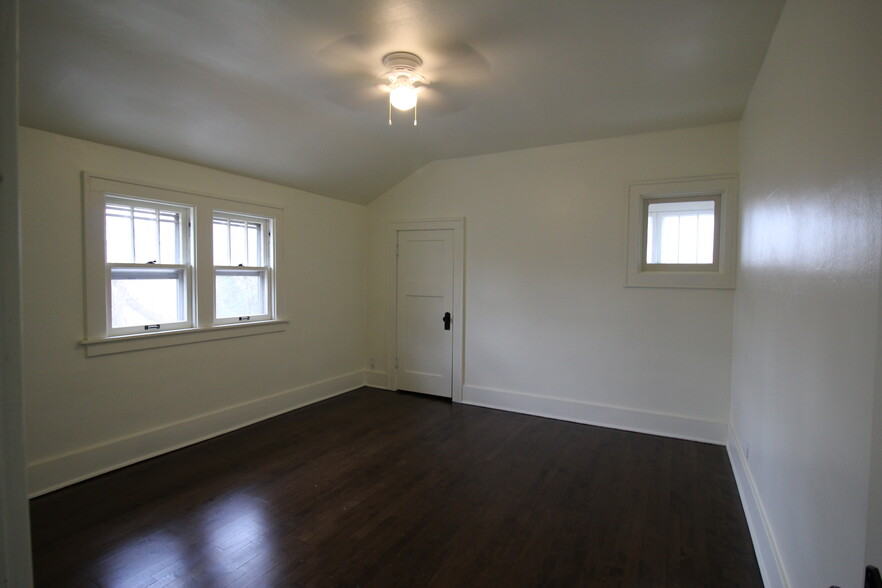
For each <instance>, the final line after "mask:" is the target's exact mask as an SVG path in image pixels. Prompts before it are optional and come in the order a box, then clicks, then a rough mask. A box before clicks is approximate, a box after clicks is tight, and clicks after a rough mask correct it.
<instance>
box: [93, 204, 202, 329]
mask: <svg viewBox="0 0 882 588" xmlns="http://www.w3.org/2000/svg"><path fill="white" fill-rule="evenodd" d="M104 216H105V222H104V227H105V252H106V253H105V255H106V263H107V268H108V272H109V275H110V316H109V322H110V325H109V332H111V333H113V334H128V333H137V332H142V331H149V330H160V329H165V328H170V327H175V328H181V327H187V326H190V325H191V320H190V315H191V313H190V300H191V296H190V287H189V282H190V280H189V279H188V277H189V274H190V265H189V258H190V251H189V239H188V238H187V235H188V234H189V232H188V230H187V229H188V227H189V220H188V219H189V216H190V214H189V210H188V209H187V208H186V207H181V206H172V205H165V204H160V203H153V202H148V201H142V200H132V199H127V198H122V197H117V196H108V197H107V199H106V202H105V212H104Z"/></svg>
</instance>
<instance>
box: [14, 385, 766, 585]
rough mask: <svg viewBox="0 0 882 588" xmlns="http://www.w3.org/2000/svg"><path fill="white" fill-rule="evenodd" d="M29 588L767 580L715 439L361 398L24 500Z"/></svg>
mask: <svg viewBox="0 0 882 588" xmlns="http://www.w3.org/2000/svg"><path fill="white" fill-rule="evenodd" d="M31 511H32V514H31V516H32V525H33V544H34V561H35V575H36V583H37V586H38V587H40V586H125V587H129V586H151V587H154V588H158V587H160V586H611V587H612V586H635V587H641V588H644V587H656V586H659V587H662V586H664V587H669V586H684V587H690V586H701V587H710V586H713V587H728V586H762V581H761V579H760V575H759V570H758V568H757V563H756V559H755V557H754V554H753V550H752V546H751V542H750V536H749V533H748V530H747V524H746V522H745V519H744V514H743V512H742V510H741V506H740V503H739V500H738V493H737V490H736V487H735V482H734V478H733V476H732V471H731V468H730V466H729V462H728V458H727V456H726V451H725V449H724V448H723V447H719V446H714V445H708V444H702V443H694V442H689V441H679V440H674V439H667V438H663V437H655V436H651V435H641V434H637V433H627V432H622V431H616V430H612V429H604V428H600V427H591V426H586V425H578V424H573V423H568V422H563V421H555V420H548V419H542V418H537V417H530V416H524V415H518V414H512V413H507V412H501V411H495V410H489V409H482V408H476V407H470V406H463V405H455V404H450V403H449V402H445V401H443V400H438V399H434V398H426V397H421V396H418V395H412V394H400V393H394V392H387V391H382V390H375V389H370V388H362V389H360V390H356V391H354V392H350V393H348V394H345V395H342V396H339V397H336V398H333V399H330V400H327V401H325V402H322V403H319V404H315V405H312V406H309V407H306V408H303V409H300V410H297V411H294V412H290V413H288V414H285V415H282V416H280V417H276V418H273V419H270V420H267V421H264V422H261V423H258V424H256V425H253V426H250V427H248V428H246V429H241V430H238V431H235V432H233V433H229V434H227V435H224V436H222V437H218V438H215V439H212V440H209V441H205V442H203V443H200V444H198V445H194V446H191V447H188V448H185V449H181V450H179V451H176V452H173V453H170V454H167V455H164V456H161V457H158V458H154V459H151V460H149V461H145V462H141V463H138V464H136V465H133V466H130V467H127V468H124V469H121V470H118V471H116V472H112V473H110V474H107V475H104V476H101V477H98V478H94V479H92V480H89V481H86V482H82V483H80V484H77V485H75V486H71V487H68V488H65V489H62V490H59V491H56V492H53V493H51V494H48V495H45V496H42V497H39V498H36V499H34V500H33V501H32V505H31Z"/></svg>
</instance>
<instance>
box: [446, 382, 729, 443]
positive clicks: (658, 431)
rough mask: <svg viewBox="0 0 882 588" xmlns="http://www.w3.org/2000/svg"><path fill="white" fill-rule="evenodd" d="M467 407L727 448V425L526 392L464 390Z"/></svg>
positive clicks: (483, 389) (471, 387) (464, 400)
mask: <svg viewBox="0 0 882 588" xmlns="http://www.w3.org/2000/svg"><path fill="white" fill-rule="evenodd" d="M462 395H463V403H464V404H472V405H474V406H484V407H486V408H498V409H501V410H509V411H512V412H519V413H523V414H530V415H535V416H541V417H547V418H552V419H558V420H563V421H572V422H575V423H584V424H588V425H598V426H601V427H609V428H612V429H621V430H624V431H634V432H637V433H650V434H652V435H662V436H664V437H674V438H677V439H687V440H689V441H702V442H705V443H714V444H717V445H725V444H726V423H725V422H724V421H712V420H705V419H697V418H693V417H687V416H682V415H676V414H667V413H660V412H649V411H644V410H635V409H632V408H623V407H619V406H607V405H603V404H592V403H589V402H579V401H576V400H566V399H563V398H551V397H546V396H535V395H533V394H524V393H523V392H510V391H507V390H495V389H493V388H483V387H480V386H463V393H462Z"/></svg>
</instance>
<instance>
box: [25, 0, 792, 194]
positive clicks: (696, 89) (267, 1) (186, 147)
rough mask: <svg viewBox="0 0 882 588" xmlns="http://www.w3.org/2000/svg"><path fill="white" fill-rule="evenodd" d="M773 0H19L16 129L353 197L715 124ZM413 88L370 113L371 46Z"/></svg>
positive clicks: (759, 52)
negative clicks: (398, 110) (432, 171)
mask: <svg viewBox="0 0 882 588" xmlns="http://www.w3.org/2000/svg"><path fill="white" fill-rule="evenodd" d="M782 6H783V0H553V1H552V0H545V1H540V0H520V1H516V0H481V1H477V0H186V1H182V0H64V1H61V2H59V1H58V0H27V1H24V2H22V3H21V13H22V14H21V74H20V77H21V120H22V124H24V125H27V126H31V127H35V128H39V129H45V130H49V131H53V132H56V133H61V134H64V135H70V136H74V137H80V138H83V139H88V140H91V141H97V142H99V143H107V144H110V145H118V146H121V147H126V148H130V149H135V150H139V151H144V152H148V153H155V154H158V155H163V156H166V157H171V158H174V159H179V160H183V161H190V162H194V163H198V164H202V165H207V166H210V167H214V168H218V169H224V170H228V171H232V172H236V173H239V174H243V175H247V176H253V177H257V178H261V179H265V180H269V181H273V182H277V183H280V184H284V185H288V186H292V187H295V188H301V189H304V190H308V191H310V192H315V193H318V194H323V195H325V196H331V197H334V198H340V199H343V200H349V201H352V202H369V201H371V200H373V199H374V198H376V197H377V196H379V195H380V194H382V193H383V192H384V191H385V190H387V189H388V188H390V187H391V186H393V185H394V184H395V183H397V182H399V181H400V180H402V179H403V178H405V177H406V176H408V175H409V174H410V173H412V172H413V171H415V170H416V169H418V168H419V167H420V166H422V165H424V164H426V163H428V162H430V161H433V160H436V159H445V158H451V157H462V156H469V155H477V154H481V153H493V152H500V151H508V150H512V149H521V148H526V147H537V146H541V145H551V144H556V143H565V142H571V141H583V140H588V139H594V138H600V137H609V136H619V135H626V134H631V133H639V132H647V131H656V130H663V129H670V128H678V127H688V126H695V125H702V124H709V123H715V122H724V121H733V120H738V119H739V118H740V117H741V113H742V111H743V109H744V106H745V102H746V100H747V96H748V94H749V92H750V88H751V85H752V83H753V80H754V77H755V76H756V74H757V71H758V69H759V67H760V64H761V63H762V59H763V56H764V54H765V51H766V48H767V46H768V43H769V39H770V38H771V34H772V31H773V29H774V27H775V24H776V22H777V20H778V16H779V14H780V12H781V8H782ZM390 51H411V52H414V53H417V54H419V55H420V56H421V57H422V58H423V60H424V62H425V70H426V72H427V73H428V75H429V78H430V80H431V81H432V82H433V83H432V85H431V86H430V88H429V90H428V91H427V92H426V93H425V94H424V96H423V98H421V101H420V105H419V126H417V127H413V126H412V123H411V122H410V119H409V118H408V115H407V114H400V115H398V116H396V117H395V122H394V124H393V125H392V126H391V127H390V126H388V124H387V106H388V98H387V95H386V94H385V93H383V92H382V91H381V90H380V89H379V88H378V87H377V85H378V84H379V78H378V77H377V76H379V75H380V74H381V73H382V71H383V67H382V63H381V60H382V57H383V55H384V54H386V53H388V52H390Z"/></svg>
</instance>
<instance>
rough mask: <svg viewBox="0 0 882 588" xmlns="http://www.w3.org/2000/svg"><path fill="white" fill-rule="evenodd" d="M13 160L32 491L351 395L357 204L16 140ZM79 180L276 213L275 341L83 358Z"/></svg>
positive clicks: (72, 143)
mask: <svg viewBox="0 0 882 588" xmlns="http://www.w3.org/2000/svg"><path fill="white" fill-rule="evenodd" d="M20 154H21V192H22V213H23V253H24V268H25V270H24V276H23V284H24V301H25V304H24V333H25V338H24V355H25V362H24V373H25V381H26V387H25V402H26V407H27V413H26V429H27V448H28V461H29V474H30V486H31V491H32V492H35V493H39V492H43V491H45V490H47V489H50V488H52V487H56V486H58V485H63V484H66V483H69V482H70V481H73V480H77V479H80V478H82V477H86V476H89V475H92V474H94V473H96V472H100V471H102V470H105V469H107V468H111V467H115V466H118V465H120V464H123V463H127V462H130V461H133V460H137V459H140V458H143V457H145V456H148V455H152V454H155V453H159V452H162V451H165V450H168V449H170V448H172V447H176V446H179V445H182V444H186V443H189V442H192V441H194V440H196V439H200V438H203V437H206V436H210V435H213V434H216V433H218V432H220V431H223V430H227V429H231V428H235V427H238V426H241V425H243V424H246V423H248V422H251V421H254V420H257V419H260V418H263V417H266V416H268V415H271V414H275V413H278V412H282V411H284V410H287V409H290V408H293V407H295V406H298V405H300V404H303V403H305V402H310V401H313V400H315V399H318V398H322V397H325V396H328V395H331V394H335V393H339V392H342V391H344V390H347V389H351V388H354V387H357V386H359V385H361V383H362V382H363V371H362V369H363V363H364V360H363V352H364V344H365V338H364V337H365V335H364V333H365V319H364V314H365V313H364V305H365V303H364V288H365V282H364V268H365V263H366V261H365V254H364V250H365V244H366V232H365V223H366V210H365V208H364V207H363V206H359V205H355V204H350V203H345V202H340V201H337V200H331V199H328V198H323V197H320V196H316V195H313V194H308V193H305V192H301V191H298V190H293V189H290V188H285V187H282V186H278V185H273V184H269V183H266V182H260V181H257V180H253V179H248V178H244V177H240V176H235V175H231V174H228V173H223V172H219V171H215V170H211V169H207V168H203V167H198V166H194V165H189V164H186V163H181V162H177V161H172V160H168V159H163V158H159V157H153V156H149V155H144V154H141V153H135V152H132V151H126V150H122V149H117V148H113V147H108V146H104V145H98V144H95V143H90V142H86V141H80V140H75V139H70V138H67V137H62V136H60V135H54V134H50V133H46V132H42V131H36V130H33V129H28V128H22V129H21V140H20ZM83 170H87V171H92V172H97V173H102V174H110V175H113V176H119V177H124V178H131V179H135V180H140V181H143V182H148V183H149V182H154V183H157V184H161V185H165V186H172V187H178V188H183V189H189V190H193V191H197V192H202V193H208V194H213V195H218V196H226V197H231V198H235V199H241V200H246V201H255V202H260V203H266V204H270V205H275V206H281V207H284V209H285V235H283V236H282V238H283V247H284V263H285V267H282V268H279V272H280V277H282V278H283V279H286V280H287V284H286V288H285V296H286V300H285V308H286V314H287V318H288V319H289V320H290V325H289V327H288V328H287V330H286V331H285V332H283V333H271V334H265V335H257V336H252V337H243V338H236V339H226V340H222V341H211V342H203V343H197V344H191V345H183V346H175V347H166V348H161V349H153V350H148V351H138V352H130V353H122V354H116V355H110V356H104V357H90V358H87V357H85V354H84V350H83V348H82V347H80V346H79V345H78V344H77V341H78V340H80V339H82V338H83V278H82V276H83V260H82V248H83V235H82V211H81V206H82V205H81V189H80V172H81V171H83Z"/></svg>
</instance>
